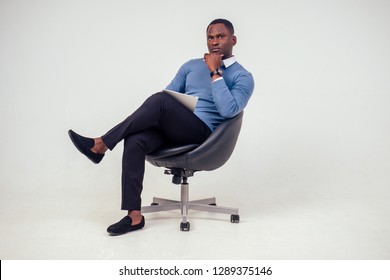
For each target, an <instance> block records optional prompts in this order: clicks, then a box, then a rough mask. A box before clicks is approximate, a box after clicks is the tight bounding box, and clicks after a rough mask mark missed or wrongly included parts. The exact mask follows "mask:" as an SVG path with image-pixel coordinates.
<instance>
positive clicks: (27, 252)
mask: <svg viewBox="0 0 390 280" xmlns="http://www.w3.org/2000/svg"><path fill="white" fill-rule="evenodd" d="M219 17H222V18H228V19H229V20H231V21H232V22H233V24H234V25H235V29H236V35H237V37H238V44H237V46H236V47H235V50H234V53H235V55H236V57H237V59H238V61H239V62H240V63H241V64H243V65H244V66H245V67H246V68H247V69H248V70H249V71H250V72H252V74H253V76H254V77H255V83H256V87H255V92H254V95H253V97H252V99H251V100H250V103H249V105H248V107H247V108H246V110H245V119H244V125H243V128H242V131H241V135H240V139H239V142H238V144H237V147H236V150H235V153H234V155H233V156H232V158H231V160H230V161H229V162H228V163H227V164H226V165H225V166H224V167H222V168H221V169H219V170H217V171H215V172H205V173H199V175H197V176H196V177H195V178H194V179H192V181H190V182H193V188H192V189H191V190H192V193H193V194H194V196H200V197H203V196H210V195H216V196H217V198H220V199H221V200H222V202H223V203H222V202H221V203H222V204H227V205H229V206H237V207H239V208H240V214H241V220H242V222H241V223H240V224H238V225H231V224H230V223H225V221H224V220H223V218H220V216H218V217H217V216H208V215H207V214H200V216H198V217H200V219H199V220H197V219H196V218H195V219H194V225H195V226H194V227H195V228H194V229H193V230H191V232H189V233H183V232H180V231H179V230H178V222H179V216H178V213H167V214H165V215H164V214H158V215H157V214H156V215H153V214H151V215H149V214H148V215H149V216H147V217H146V220H147V225H148V226H147V228H145V229H144V230H142V231H140V233H138V232H137V233H134V234H129V235H125V236H123V237H119V238H116V239H113V238H111V237H108V236H107V235H106V234H105V228H106V227H107V226H108V225H110V224H111V223H113V222H116V221H117V220H118V219H120V218H121V217H122V216H123V214H124V213H122V212H120V211H119V209H120V167H121V152H122V147H121V145H118V147H117V148H116V149H115V150H114V151H113V152H112V153H110V154H107V156H106V157H105V159H104V160H103V162H102V163H101V164H100V165H99V166H94V165H93V164H92V163H90V162H89V161H88V160H87V159H85V158H84V157H83V156H82V155H80V154H79V153H78V152H77V150H76V149H75V148H74V147H73V145H72V143H71V142H70V140H69V138H68V135H67V130H68V129H70V128H72V129H74V130H75V131H77V132H79V133H81V134H84V135H88V136H91V137H94V136H100V135H102V134H104V133H105V132H106V131H107V130H108V129H110V128H111V127H112V126H113V125H115V124H116V123H117V122H119V121H121V120H122V119H123V118H124V117H126V116H127V115H128V114H129V113H131V112H132V111H133V110H135V109H136V108H137V107H138V106H139V105H140V104H141V102H142V101H143V100H144V99H145V98H146V97H148V96H149V95H150V94H152V93H154V92H157V91H159V90H161V89H162V88H164V87H165V86H166V85H167V84H168V83H169V82H170V81H171V79H172V78H173V76H174V75H175V73H176V71H177V70H178V68H179V67H180V66H181V65H182V64H183V63H184V62H185V61H187V60H189V59H191V58H197V57H202V56H203V54H204V53H205V52H206V51H207V48H206V40H205V39H206V37H205V29H206V26H207V25H208V23H209V22H210V21H211V20H213V19H214V18H219ZM389 26H390V2H388V1H385V0H383V1H380V0H373V1H368V0H366V1H362V0H360V1H352V0H341V1H334V0H331V1H309V0H298V1H287V0H286V1H283V0H276V1H265V0H261V1H254V0H253V1H232V0H226V1H204V0H200V1H179V0H177V1H173V0H165V1H152V0H146V1H132V0H127V1H125V0H122V1H92V0H81V1H75V0H70V1H49V0H47V1H44V0H36V1H27V0H12V1H11V0H0V131H1V138H0V224H1V231H0V258H1V259H72V258H74V259H115V258H126V259H128V258H132V259H136V258H139V257H140V258H143V259H153V258H154V259H169V258H196V259H199V258H200V259H202V258H205V259H210V258H214V259H225V258H227V259H229V258H230V259H237V258H238V259H245V258H248V259H259V258H262V259H388V258H389V257H390V245H389V244H390V242H389V238H388V236H390V226H389V222H388V221H389V219H390V206H389V205H390V204H389V198H390V191H389V182H390V145H389V143H390V110H389V107H390V79H389V74H390V55H389V50H390V36H389V34H388V30H389ZM162 172H163V170H161V169H158V168H155V167H152V166H150V165H147V170H146V178H145V190H144V195H143V199H144V201H145V204H147V203H149V201H150V200H151V197H152V196H153V195H157V194H162V196H169V195H177V193H178V189H177V188H176V187H175V186H171V184H170V178H168V177H166V176H164V175H162ZM194 215H195V216H196V215H199V214H198V213H195V214H194ZM202 215H203V216H202ZM210 218H211V221H209V220H210ZM148 221H149V222H148ZM232 226H234V228H232ZM225 227H228V228H225ZM210 231H211V232H212V233H213V234H210ZM186 234H187V235H186ZM189 237H190V238H189ZM221 240H223V241H221ZM221 242H222V243H223V244H220V243H221ZM124 244H126V245H124ZM135 244H137V245H135ZM227 244H230V245H227ZM134 246H135V247H134ZM182 248H187V249H186V250H185V251H183V250H182ZM211 248H213V249H211ZM129 251H131V253H130V252H129ZM133 252H135V254H134V253H133Z"/></svg>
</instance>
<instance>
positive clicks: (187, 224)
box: [180, 222, 190, 231]
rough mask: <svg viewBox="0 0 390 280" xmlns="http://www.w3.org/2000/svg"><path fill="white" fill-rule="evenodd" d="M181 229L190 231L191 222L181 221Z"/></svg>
mask: <svg viewBox="0 0 390 280" xmlns="http://www.w3.org/2000/svg"><path fill="white" fill-rule="evenodd" d="M180 230H181V231H190V223H189V222H186V223H183V222H181V223H180Z"/></svg>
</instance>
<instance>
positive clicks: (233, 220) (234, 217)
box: [230, 214, 240, 224]
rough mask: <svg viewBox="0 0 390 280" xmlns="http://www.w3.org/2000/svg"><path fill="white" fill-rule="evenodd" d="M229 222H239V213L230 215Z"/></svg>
mask: <svg viewBox="0 0 390 280" xmlns="http://www.w3.org/2000/svg"><path fill="white" fill-rule="evenodd" d="M230 222H232V223H235V224H238V223H239V222H240V215H234V214H233V215H231V216H230Z"/></svg>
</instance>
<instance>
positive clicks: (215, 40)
mask: <svg viewBox="0 0 390 280" xmlns="http://www.w3.org/2000/svg"><path fill="white" fill-rule="evenodd" d="M211 44H212V45H213V46H216V45H218V44H219V40H218V39H217V38H214V39H213V40H212V41H211Z"/></svg>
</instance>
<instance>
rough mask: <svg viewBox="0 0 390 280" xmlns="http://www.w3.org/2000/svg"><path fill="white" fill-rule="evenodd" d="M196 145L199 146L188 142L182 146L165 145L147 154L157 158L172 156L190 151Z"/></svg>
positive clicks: (149, 156)
mask: <svg viewBox="0 0 390 280" xmlns="http://www.w3.org/2000/svg"><path fill="white" fill-rule="evenodd" d="M197 147H199V145H198V144H189V145H183V146H177V147H166V148H162V149H160V150H158V151H156V152H153V153H150V154H148V158H150V159H159V158H165V157H170V156H174V155H179V154H182V153H186V152H189V151H192V150H193V149H195V148H197Z"/></svg>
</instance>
